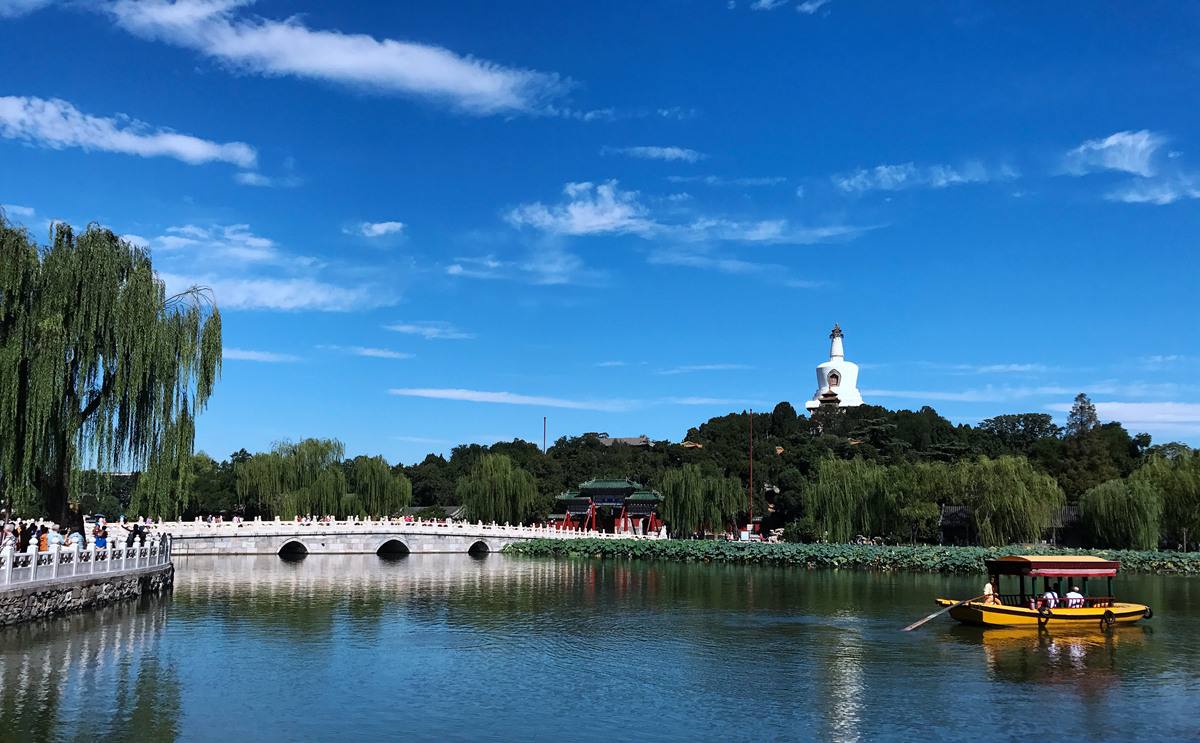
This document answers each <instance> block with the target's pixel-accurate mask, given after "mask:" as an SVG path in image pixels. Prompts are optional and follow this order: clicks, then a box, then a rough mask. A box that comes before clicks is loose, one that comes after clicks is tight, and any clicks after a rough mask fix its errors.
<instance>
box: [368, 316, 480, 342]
mask: <svg viewBox="0 0 1200 743" xmlns="http://www.w3.org/2000/svg"><path fill="white" fill-rule="evenodd" d="M383 327H384V329H385V330H391V331H392V332H395V333H404V334H405V335H416V336H420V337H422V338H424V339H425V340H427V341H431V340H470V339H472V338H474V337H475V336H474V335H473V334H471V333H467V332H464V331H462V330H459V329H458V328H457V327H455V326H454V325H453V324H452V323H449V322H446V321H445V320H415V321H408V322H398V323H392V324H391V325H384V326H383Z"/></svg>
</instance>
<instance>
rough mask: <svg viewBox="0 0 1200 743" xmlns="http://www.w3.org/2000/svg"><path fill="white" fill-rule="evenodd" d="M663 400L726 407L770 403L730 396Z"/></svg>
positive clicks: (665, 399) (676, 403)
mask: <svg viewBox="0 0 1200 743" xmlns="http://www.w3.org/2000/svg"><path fill="white" fill-rule="evenodd" d="M661 402H663V403H665V404H668V405H702V406H706V407H726V406H739V405H764V406H765V405H768V404H769V403H766V402H763V401H762V400H743V399H737V398H729V397H665V398H663V399H662V400H661Z"/></svg>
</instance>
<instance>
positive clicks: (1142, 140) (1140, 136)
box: [1063, 129, 1167, 177]
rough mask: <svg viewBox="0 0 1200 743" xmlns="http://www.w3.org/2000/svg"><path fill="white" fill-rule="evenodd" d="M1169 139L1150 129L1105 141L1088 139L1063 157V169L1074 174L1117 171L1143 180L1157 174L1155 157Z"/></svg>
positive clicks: (1109, 136)
mask: <svg viewBox="0 0 1200 743" xmlns="http://www.w3.org/2000/svg"><path fill="white" fill-rule="evenodd" d="M1166 141H1167V140H1166V138H1165V137H1163V136H1162V135H1161V134H1156V133H1154V132H1152V131H1149V130H1148V129H1142V130H1140V131H1136V132H1132V131H1123V132H1117V133H1116V134H1110V135H1108V136H1107V137H1104V138H1102V139H1089V140H1088V141H1086V142H1084V143H1083V144H1081V145H1079V146H1078V147H1076V148H1075V149H1073V150H1071V151H1069V152H1068V153H1067V154H1066V155H1065V156H1064V158H1063V168H1064V170H1066V172H1067V173H1070V174H1071V175H1085V174H1087V173H1095V172H1096V171H1100V170H1116V171H1120V172H1122V173H1132V174H1133V175H1140V176H1143V177H1150V176H1152V175H1154V171H1155V168H1154V163H1153V159H1154V154H1155V153H1156V152H1158V149H1159V148H1160V147H1162V145H1163V144H1165V143H1166Z"/></svg>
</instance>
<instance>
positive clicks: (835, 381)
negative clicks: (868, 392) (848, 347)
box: [804, 323, 863, 410]
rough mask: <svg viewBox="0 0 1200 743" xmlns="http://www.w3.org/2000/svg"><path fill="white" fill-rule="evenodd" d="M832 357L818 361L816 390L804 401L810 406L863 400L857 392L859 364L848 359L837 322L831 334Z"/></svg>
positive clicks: (843, 405) (846, 405) (843, 404)
mask: <svg viewBox="0 0 1200 743" xmlns="http://www.w3.org/2000/svg"><path fill="white" fill-rule="evenodd" d="M829 341H830V343H829V361H825V362H822V363H820V364H818V365H817V391H816V393H815V394H814V395H813V397H812V399H811V400H809V401H808V402H806V403H804V407H805V408H806V409H808V410H816V409H817V408H820V407H822V406H829V407H838V408H852V407H855V406H857V405H862V404H863V399H862V395H861V394H859V392H858V364H855V363H854V362H853V361H846V353H845V351H844V350H843V349H842V329H841V328H840V327H838V325H837V323H834V326H833V332H831V333H830V334H829Z"/></svg>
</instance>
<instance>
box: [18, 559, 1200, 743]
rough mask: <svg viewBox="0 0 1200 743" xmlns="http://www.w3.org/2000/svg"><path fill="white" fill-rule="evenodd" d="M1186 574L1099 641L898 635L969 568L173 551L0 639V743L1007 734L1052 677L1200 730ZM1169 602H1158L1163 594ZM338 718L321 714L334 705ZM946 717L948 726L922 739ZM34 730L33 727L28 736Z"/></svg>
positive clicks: (1093, 722) (1103, 701)
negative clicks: (140, 583) (146, 579)
mask: <svg viewBox="0 0 1200 743" xmlns="http://www.w3.org/2000/svg"><path fill="white" fill-rule="evenodd" d="M1196 585H1200V582H1197V581H1188V580H1186V579H1166V578H1146V579H1138V581H1137V583H1136V586H1135V587H1137V588H1138V589H1139V590H1140V591H1142V592H1144V593H1145V594H1146V595H1147V596H1148V597H1150V598H1151V599H1152V601H1153V603H1154V605H1155V608H1156V612H1157V614H1158V615H1157V616H1156V618H1155V619H1154V620H1153V622H1152V623H1150V624H1149V625H1146V626H1145V627H1130V628H1118V629H1116V630H1114V631H1112V632H1111V633H1100V632H1085V633H1082V634H1069V633H1059V632H1055V633H1051V634H1046V633H1042V634H1038V633H1037V632H1036V630H1035V631H1029V630H987V631H984V630H979V629H975V628H969V627H961V626H958V625H957V624H955V623H953V622H951V621H949V620H947V621H945V622H935V623H931V624H929V625H927V626H926V628H923V630H922V631H918V632H914V633H901V632H899V628H900V627H902V626H904V625H906V624H908V623H910V622H911V621H912V620H913V619H914V618H915V617H919V616H922V615H924V614H927V613H928V612H929V610H930V607H929V604H930V600H931V597H932V596H935V595H939V594H943V595H944V594H951V595H953V594H954V593H959V592H962V591H964V590H970V588H971V587H972V586H973V583H970V582H969V579H960V578H952V577H946V576H913V575H892V574H871V573H857V572H833V571H817V572H808V571H803V570H795V569H787V568H771V567H753V566H732V565H678V564H652V563H637V562H597V561H591V560H583V559H580V560H561V561H542V560H530V559H515V558H510V557H506V556H504V555H490V556H486V557H481V558H472V557H468V556H465V555H414V556H409V557H404V558H400V559H390V560H389V559H383V558H382V557H379V556H375V555H357V556H327V555H310V556H308V557H306V558H305V559H304V560H302V561H299V562H285V561H283V560H280V559H279V558H277V557H273V556H265V557H244V558H233V559H230V558H222V559H216V558H211V557H190V558H186V559H183V560H181V561H180V562H179V564H178V565H177V577H176V586H175V591H174V593H173V595H172V596H168V597H162V598H159V599H145V600H142V601H141V602H140V603H137V604H127V605H122V606H118V607H112V608H109V609H106V610H103V611H101V612H97V613H94V614H80V615H76V616H73V617H70V618H68V619H61V620H57V621H54V622H44V623H41V624H38V625H32V626H26V627H18V628H12V629H10V630H8V631H3V632H0V684H2V687H0V738H3V737H4V735H3V731H14V730H15V731H30V735H32V739H34V740H43V739H46V740H83V739H85V738H86V739H89V740H90V739H93V738H95V737H96V736H97V735H101V736H105V737H107V736H109V735H121V736H122V737H124V738H128V739H133V740H157V739H161V740H169V739H172V738H176V737H178V738H181V739H188V740H196V739H200V740H208V739H219V740H241V739H248V738H252V739H255V740H258V741H274V740H361V739H363V738H379V739H391V738H393V737H395V736H396V734H397V731H398V730H402V731H404V734H405V736H406V737H410V738H416V739H455V740H457V739H479V738H497V739H502V740H507V739H522V740H553V741H558V740H564V739H568V740H593V741H610V740H613V739H625V738H630V737H638V738H645V739H650V740H679V739H695V738H699V739H718V738H720V739H737V740H740V739H747V738H768V739H778V738H787V739H798V740H815V739H820V740H838V741H865V740H889V739H891V740H912V739H919V738H932V739H937V738H942V737H952V736H950V735H949V734H950V733H952V732H953V731H957V730H966V729H970V730H972V731H974V732H972V737H973V738H977V739H979V740H988V739H994V738H1004V737H1005V734H1006V733H1007V732H1009V731H1011V730H1012V729H1013V728H1012V722H1013V717H1012V716H1013V714H1014V713H1013V710H1014V709H1016V710H1028V711H1030V712H1036V710H1038V709H1039V707H1040V706H1041V705H1044V704H1045V703H1046V700H1047V696H1046V693H1045V692H1046V691H1048V690H1050V691H1053V692H1054V694H1053V700H1054V701H1053V704H1054V708H1055V710H1056V715H1057V717H1058V718H1065V719H1078V720H1086V721H1087V724H1088V727H1087V728H1086V729H1089V730H1105V731H1108V732H1111V733H1112V734H1113V735H1112V736H1111V737H1118V736H1119V735H1120V734H1128V735H1131V736H1132V735H1136V734H1137V733H1138V731H1139V729H1140V725H1141V722H1140V721H1144V720H1146V719H1153V720H1155V725H1156V728H1155V729H1156V731H1157V732H1158V733H1160V734H1161V735H1162V736H1163V737H1173V738H1176V739H1181V738H1183V739H1186V738H1190V737H1196V733H1200V730H1197V729H1195V727H1194V723H1193V722H1192V719H1191V717H1190V716H1189V715H1187V714H1185V713H1184V710H1187V709H1189V707H1188V705H1189V704H1190V701H1189V700H1190V699H1191V698H1193V697H1194V695H1195V694H1198V693H1200V681H1198V679H1197V676H1196V674H1195V671H1194V668H1195V667H1196V664H1197V662H1198V661H1200V652H1198V650H1197V645H1198V644H1200V619H1198V616H1200V606H1198V605H1197V603H1196V602H1197V601H1198V600H1200V591H1197V590H1195V588H1194V586H1196ZM1160 606H1161V607H1162V610H1161V611H1159V607H1160ZM351 709H352V710H355V711H356V713H357V714H355V716H354V723H353V724H352V725H349V726H344V725H341V724H340V723H339V724H335V723H334V722H333V721H335V720H343V719H344V717H345V714H346V712H347V710H351ZM938 731H941V732H942V733H945V734H946V735H940V734H939V733H938ZM26 737H28V736H26Z"/></svg>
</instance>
